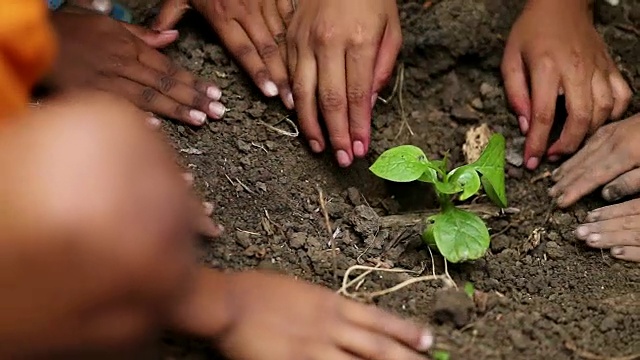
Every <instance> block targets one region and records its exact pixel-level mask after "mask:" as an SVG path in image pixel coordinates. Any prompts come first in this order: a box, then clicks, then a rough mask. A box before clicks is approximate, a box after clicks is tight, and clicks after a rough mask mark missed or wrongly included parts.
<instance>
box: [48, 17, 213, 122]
mask: <svg viewBox="0 0 640 360" xmlns="http://www.w3.org/2000/svg"><path fill="white" fill-rule="evenodd" d="M52 20H53V24H54V26H55V29H56V30H57V32H58V37H59V39H60V41H61V49H60V50H61V51H60V56H59V58H58V60H57V62H56V65H55V67H54V70H53V73H52V74H51V76H50V81H51V82H52V85H53V86H54V87H57V88H60V89H63V90H64V89H74V88H84V87H90V88H96V89H99V90H104V91H107V92H111V93H113V94H118V95H123V96H124V97H125V98H127V99H128V100H129V101H131V102H133V103H134V104H136V105H137V106H138V107H139V108H141V109H143V110H146V111H150V112H153V113H156V114H158V115H161V116H167V117H171V118H175V119H177V120H181V121H183V122H185V123H187V124H190V125H196V126H199V125H202V124H204V122H205V121H206V118H207V116H209V117H212V118H214V119H220V118H221V117H222V116H223V115H224V112H225V108H224V105H222V104H221V103H219V102H218V100H219V99H220V97H221V92H220V89H219V88H218V87H216V86H215V84H213V83H210V82H206V81H202V80H199V79H196V78H195V77H194V76H193V75H191V74H190V73H189V72H187V71H185V70H183V69H181V68H179V67H178V66H177V65H175V64H174V63H172V62H171V61H170V60H169V58H167V57H166V56H164V55H163V54H161V53H160V52H158V51H157V50H156V49H155V48H158V47H162V46H166V45H168V44H169V43H171V42H173V41H175V40H176V38H177V36H178V33H177V32H176V31H165V32H161V33H157V32H154V31H151V30H148V29H144V28H142V27H138V26H134V25H129V24H124V23H120V22H118V21H115V20H113V19H111V18H109V17H107V16H104V15H97V14H89V13H71V12H56V13H54V14H53V15H52Z"/></svg>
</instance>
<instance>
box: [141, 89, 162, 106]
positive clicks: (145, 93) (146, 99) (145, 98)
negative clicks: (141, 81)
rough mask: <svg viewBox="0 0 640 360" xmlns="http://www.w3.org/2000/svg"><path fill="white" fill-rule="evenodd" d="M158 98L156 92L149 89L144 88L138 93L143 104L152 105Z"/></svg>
mask: <svg viewBox="0 0 640 360" xmlns="http://www.w3.org/2000/svg"><path fill="white" fill-rule="evenodd" d="M157 98H158V92H157V91H156V90H155V89H152V88H150V87H145V88H143V89H142V92H141V93H140V100H141V101H142V102H143V103H144V104H153V103H154V102H155V101H156V100H157Z"/></svg>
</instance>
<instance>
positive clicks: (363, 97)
mask: <svg viewBox="0 0 640 360" xmlns="http://www.w3.org/2000/svg"><path fill="white" fill-rule="evenodd" d="M374 36H375V34H374ZM378 43H379V41H378V40H377V38H376V37H373V38H371V39H369V40H364V41H362V43H361V44H357V45H352V46H351V47H350V48H349V49H347V56H346V70H347V73H346V76H347V84H346V85H347V102H348V113H347V114H348V124H349V137H350V140H351V150H352V153H353V155H354V156H356V157H359V158H362V157H364V156H365V155H366V154H367V151H368V150H369V141H370V132H371V98H372V96H373V92H372V89H373V73H374V68H375V61H376V54H377V53H378V51H377V50H378V49H377V44H378ZM336 66H339V65H336ZM336 76H340V74H339V73H336ZM336 85H339V84H338V83H336Z"/></svg>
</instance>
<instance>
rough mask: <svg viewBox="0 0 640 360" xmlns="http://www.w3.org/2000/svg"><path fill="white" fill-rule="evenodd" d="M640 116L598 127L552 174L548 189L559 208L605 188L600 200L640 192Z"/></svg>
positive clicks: (617, 198) (611, 199)
mask: <svg viewBox="0 0 640 360" xmlns="http://www.w3.org/2000/svg"><path fill="white" fill-rule="evenodd" d="M638 139H640V115H635V116H633V117H631V118H629V119H626V120H623V121H619V122H615V123H612V124H609V125H607V126H605V127H602V128H600V129H599V130H598V131H597V132H596V134H595V135H594V136H593V137H592V138H591V139H589V141H587V143H586V145H585V146H584V148H582V149H581V150H580V151H579V152H578V153H577V154H575V155H574V156H573V157H572V158H570V159H569V160H567V161H566V162H565V163H564V164H562V166H560V167H559V168H558V169H557V170H556V171H554V172H553V176H552V178H553V180H554V181H556V184H555V186H553V187H552V188H551V189H550V190H549V194H550V195H551V196H552V197H555V198H557V200H556V201H557V204H558V206H559V207H563V208H564V207H568V206H571V205H573V204H574V203H575V202H576V201H578V200H579V199H580V198H582V197H583V196H585V195H587V194H589V193H591V192H592V191H593V190H595V189H597V188H598V187H600V186H603V185H604V188H603V189H602V197H603V198H604V199H605V200H607V201H616V200H620V199H622V198H624V197H626V196H629V195H634V194H637V193H638V192H639V191H640V143H639V142H638Z"/></svg>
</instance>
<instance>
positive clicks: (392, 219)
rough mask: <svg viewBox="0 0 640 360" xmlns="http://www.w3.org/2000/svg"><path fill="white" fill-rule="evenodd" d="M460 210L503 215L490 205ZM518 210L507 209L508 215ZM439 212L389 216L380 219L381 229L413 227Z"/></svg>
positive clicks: (435, 210) (478, 205)
mask: <svg viewBox="0 0 640 360" xmlns="http://www.w3.org/2000/svg"><path fill="white" fill-rule="evenodd" d="M459 208H460V209H462V210H466V211H469V212H472V213H474V214H476V215H479V216H481V217H496V216H500V215H501V210H500V209H498V208H497V207H495V206H494V205H490V204H471V205H461V206H459ZM516 210H517V209H511V208H509V209H505V212H506V213H514V212H517V211H516ZM438 212H439V210H437V209H431V210H426V211H421V212H412V213H406V214H399V215H388V216H383V217H381V218H380V227H382V228H390V227H394V226H398V227H402V226H413V225H416V224H418V223H420V222H421V221H424V219H425V218H427V217H429V216H431V215H435V214H437V213H438Z"/></svg>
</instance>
